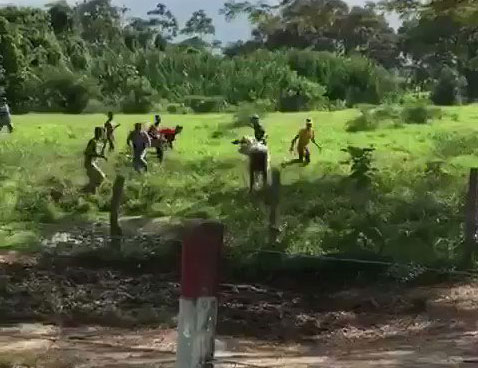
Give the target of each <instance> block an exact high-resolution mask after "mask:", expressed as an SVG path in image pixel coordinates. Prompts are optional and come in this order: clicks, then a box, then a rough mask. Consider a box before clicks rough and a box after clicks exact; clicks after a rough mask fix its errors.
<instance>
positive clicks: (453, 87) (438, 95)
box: [431, 67, 466, 105]
mask: <svg viewBox="0 0 478 368" xmlns="http://www.w3.org/2000/svg"><path fill="white" fill-rule="evenodd" d="M465 87H466V80H464V78H463V77H462V76H460V75H459V74H458V72H456V71H455V70H453V69H451V68H449V67H445V68H443V69H442V70H441V73H440V77H439V78H438V81H437V83H436V84H435V87H434V88H433V91H432V94H431V100H432V101H433V103H434V104H436V105H455V104H460V103H462V102H463V90H464V88H465Z"/></svg>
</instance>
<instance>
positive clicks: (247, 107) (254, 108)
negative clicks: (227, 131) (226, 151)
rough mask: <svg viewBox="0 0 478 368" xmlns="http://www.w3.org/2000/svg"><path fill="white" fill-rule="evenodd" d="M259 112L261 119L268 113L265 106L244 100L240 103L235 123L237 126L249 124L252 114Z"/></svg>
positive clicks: (235, 115) (234, 119) (234, 118)
mask: <svg viewBox="0 0 478 368" xmlns="http://www.w3.org/2000/svg"><path fill="white" fill-rule="evenodd" d="M254 114H258V115H259V117H260V118H261V119H263V118H265V116H266V115H267V110H265V106H264V105H261V104H256V103H253V102H243V103H241V104H239V106H238V107H237V110H236V112H235V114H234V117H233V125H234V126H235V127H237V128H239V127H245V126H249V124H250V122H251V116H252V115H254Z"/></svg>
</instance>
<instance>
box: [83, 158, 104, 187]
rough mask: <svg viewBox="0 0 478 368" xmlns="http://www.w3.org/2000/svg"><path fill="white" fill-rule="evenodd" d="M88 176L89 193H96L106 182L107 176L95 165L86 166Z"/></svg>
mask: <svg viewBox="0 0 478 368" xmlns="http://www.w3.org/2000/svg"><path fill="white" fill-rule="evenodd" d="M85 168H86V176H88V184H87V185H86V188H87V191H88V192H91V193H95V192H96V190H97V189H98V187H99V186H100V185H101V183H103V181H104V180H105V177H106V176H105V174H104V173H103V171H101V169H100V168H99V167H98V166H97V165H96V164H95V163H91V164H86V165H85Z"/></svg>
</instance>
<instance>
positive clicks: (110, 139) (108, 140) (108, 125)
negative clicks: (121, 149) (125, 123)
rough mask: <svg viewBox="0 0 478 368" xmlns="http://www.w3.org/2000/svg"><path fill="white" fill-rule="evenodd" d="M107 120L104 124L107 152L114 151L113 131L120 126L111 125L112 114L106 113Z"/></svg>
mask: <svg viewBox="0 0 478 368" xmlns="http://www.w3.org/2000/svg"><path fill="white" fill-rule="evenodd" d="M107 116H108V120H106V123H105V132H106V143H107V144H108V146H109V151H110V152H111V151H114V150H115V134H114V132H115V130H116V129H117V128H118V127H119V126H120V125H119V124H118V125H114V123H113V112H111V111H110V112H108V115H107Z"/></svg>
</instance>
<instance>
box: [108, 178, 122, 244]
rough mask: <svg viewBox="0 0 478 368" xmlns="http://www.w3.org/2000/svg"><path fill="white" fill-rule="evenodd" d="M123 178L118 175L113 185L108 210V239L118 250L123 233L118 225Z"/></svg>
mask: <svg viewBox="0 0 478 368" xmlns="http://www.w3.org/2000/svg"><path fill="white" fill-rule="evenodd" d="M124 182H125V178H124V176H122V175H118V176H117V177H116V180H115V182H114V184H113V195H112V197H111V209H110V237H111V245H112V246H113V247H116V248H119V247H120V246H121V237H122V236H123V231H122V229H121V226H120V225H119V210H120V205H121V198H122V197H123V188H124Z"/></svg>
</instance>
